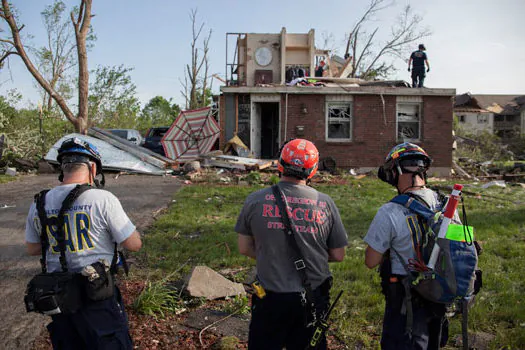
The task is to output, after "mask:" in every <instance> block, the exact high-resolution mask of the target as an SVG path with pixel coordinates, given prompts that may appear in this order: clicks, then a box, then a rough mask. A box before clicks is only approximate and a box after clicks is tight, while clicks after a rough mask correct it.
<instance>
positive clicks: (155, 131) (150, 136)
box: [142, 126, 170, 157]
mask: <svg viewBox="0 0 525 350" xmlns="http://www.w3.org/2000/svg"><path fill="white" fill-rule="evenodd" d="M169 128H170V127H169V126H161V127H155V128H150V129H149V130H148V131H147V132H146V136H144V144H143V145H142V147H145V148H147V149H150V150H152V151H153V152H155V153H158V154H160V155H162V156H164V157H165V156H166V154H165V153H164V147H162V144H161V143H160V140H161V139H162V137H163V136H164V134H165V133H166V132H167V131H168V130H169Z"/></svg>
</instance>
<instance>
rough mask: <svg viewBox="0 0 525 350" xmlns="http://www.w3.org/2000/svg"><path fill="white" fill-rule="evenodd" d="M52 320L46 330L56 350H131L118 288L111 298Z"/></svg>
mask: <svg viewBox="0 0 525 350" xmlns="http://www.w3.org/2000/svg"><path fill="white" fill-rule="evenodd" d="M115 288H116V287H115ZM52 319H53V322H51V323H50V324H49V325H48V326H47V329H48V331H49V334H50V336H51V343H52V344H53V349H55V350H69V349H71V350H102V349H104V350H117V349H118V350H131V349H133V344H132V342H131V337H130V335H129V329H128V317H127V315H126V312H125V311H124V305H123V304H122V297H121V295H120V291H119V290H118V288H116V291H115V295H114V296H113V297H112V298H109V299H106V300H102V301H94V302H89V303H88V304H87V305H85V306H84V307H82V308H81V309H80V310H79V311H78V312H76V313H74V314H72V315H54V316H52Z"/></svg>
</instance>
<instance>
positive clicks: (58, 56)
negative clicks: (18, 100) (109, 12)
mask: <svg viewBox="0 0 525 350" xmlns="http://www.w3.org/2000/svg"><path fill="white" fill-rule="evenodd" d="M65 10H66V5H65V4H64V2H63V1H60V0H55V2H54V3H53V4H52V5H50V6H47V7H46V8H45V10H44V11H42V13H41V14H42V19H43V20H44V26H45V29H46V34H47V42H46V44H45V46H42V47H40V48H38V49H36V50H35V58H36V65H37V67H38V69H39V70H40V72H41V73H42V75H43V76H44V77H45V78H46V79H47V80H48V81H49V84H50V85H51V87H52V88H53V89H54V90H57V91H58V92H60V94H62V95H63V96H64V95H65V94H66V91H68V90H71V88H70V81H68V76H67V72H68V71H70V70H71V69H72V68H73V67H74V66H76V64H77V60H76V55H75V49H76V42H75V39H74V37H73V35H72V34H73V32H72V31H71V28H70V23H69V18H67V17H66V18H64V13H65ZM94 40H95V35H94V34H93V33H92V29H91V28H90V32H89V33H88V36H87V38H86V46H87V47H88V49H89V46H90V45H92V42H93V41H94ZM64 97H66V96H64ZM52 104H53V99H52V97H51V96H50V95H49V94H48V93H47V92H45V90H44V103H43V105H44V106H46V108H47V110H51V107H52Z"/></svg>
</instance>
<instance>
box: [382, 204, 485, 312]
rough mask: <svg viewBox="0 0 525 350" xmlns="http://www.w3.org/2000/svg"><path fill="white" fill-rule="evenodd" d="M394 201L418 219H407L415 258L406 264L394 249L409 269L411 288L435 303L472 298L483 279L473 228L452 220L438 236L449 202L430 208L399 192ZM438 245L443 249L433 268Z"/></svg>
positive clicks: (448, 302) (447, 302)
mask: <svg viewBox="0 0 525 350" xmlns="http://www.w3.org/2000/svg"><path fill="white" fill-rule="evenodd" d="M391 202H393V203H397V204H400V205H403V206H404V207H406V208H408V209H410V210H411V211H412V212H414V213H415V214H417V218H418V220H417V222H414V221H413V220H408V218H407V222H408V225H409V228H410V231H411V236H412V245H413V247H414V249H415V253H416V254H415V255H416V259H410V260H409V261H408V264H407V262H406V261H403V259H402V258H401V256H400V255H399V254H398V253H397V252H396V251H395V250H394V252H395V253H396V255H397V256H398V258H399V260H400V261H401V263H402V264H403V267H404V268H405V270H406V271H407V274H408V276H409V282H410V284H411V288H412V289H414V290H415V291H416V292H417V293H418V294H419V295H420V296H421V297H423V298H424V299H427V300H429V301H432V302H435V303H441V304H452V303H454V302H455V301H459V300H462V299H466V300H469V301H470V300H473V296H474V295H475V294H477V293H478V292H479V289H480V288H481V285H482V281H481V270H479V269H478V253H479V251H480V250H479V245H478V244H477V242H476V241H474V236H473V229H472V227H470V226H467V225H463V224H453V223H451V224H450V225H449V227H448V230H447V235H446V238H444V239H443V238H438V237H437V234H438V232H439V228H440V226H441V224H442V221H443V215H442V214H443V211H444V209H445V207H446V205H442V206H441V207H440V208H438V209H437V210H435V211H434V210H431V209H430V208H429V207H428V206H427V205H426V203H425V202H424V201H423V200H422V199H421V198H419V197H418V196H416V195H414V194H401V195H398V196H396V197H394V198H393V199H392V200H391ZM423 203H425V204H423ZM435 244H438V245H439V247H440V252H439V255H438V259H437V262H436V264H435V267H434V269H430V268H428V267H427V264H428V262H429V258H430V255H431V252H432V250H433V248H434V245H435Z"/></svg>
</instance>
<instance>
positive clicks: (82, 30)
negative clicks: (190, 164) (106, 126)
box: [71, 0, 92, 135]
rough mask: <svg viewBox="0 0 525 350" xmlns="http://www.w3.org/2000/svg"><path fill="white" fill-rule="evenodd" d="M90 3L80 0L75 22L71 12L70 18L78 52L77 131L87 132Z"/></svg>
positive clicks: (90, 0) (89, 1)
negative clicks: (87, 40)
mask: <svg viewBox="0 0 525 350" xmlns="http://www.w3.org/2000/svg"><path fill="white" fill-rule="evenodd" d="M91 4H92V0H82V2H81V4H80V10H79V13H78V20H77V21H76V22H75V19H74V18H73V13H71V20H72V22H73V25H74V27H75V38H76V40H77V54H78V115H77V119H78V121H79V122H78V124H77V132H78V133H80V134H84V135H85V134H87V129H88V97H89V72H88V62H87V49H86V37H87V34H88V31H89V26H90V24H91Z"/></svg>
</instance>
